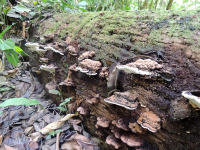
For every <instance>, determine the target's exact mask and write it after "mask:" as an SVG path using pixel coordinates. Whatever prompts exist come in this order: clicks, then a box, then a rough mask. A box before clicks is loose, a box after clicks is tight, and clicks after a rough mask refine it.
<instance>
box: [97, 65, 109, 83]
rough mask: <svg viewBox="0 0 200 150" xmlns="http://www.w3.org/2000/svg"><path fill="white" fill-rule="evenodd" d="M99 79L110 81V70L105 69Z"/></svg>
mask: <svg viewBox="0 0 200 150" xmlns="http://www.w3.org/2000/svg"><path fill="white" fill-rule="evenodd" d="M99 77H100V78H106V80H108V77H109V70H108V67H103V68H102V69H101V71H100V73H99Z"/></svg>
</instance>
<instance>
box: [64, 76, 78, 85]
mask: <svg viewBox="0 0 200 150" xmlns="http://www.w3.org/2000/svg"><path fill="white" fill-rule="evenodd" d="M64 85H66V86H76V84H75V83H74V82H73V80H72V78H69V79H66V80H64Z"/></svg>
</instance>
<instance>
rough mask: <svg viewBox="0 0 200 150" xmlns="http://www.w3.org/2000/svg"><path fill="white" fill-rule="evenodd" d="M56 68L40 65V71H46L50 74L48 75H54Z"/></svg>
mask: <svg viewBox="0 0 200 150" xmlns="http://www.w3.org/2000/svg"><path fill="white" fill-rule="evenodd" d="M56 68H58V67H55V66H54V65H48V66H47V65H41V66H40V69H41V70H45V71H48V72H50V74H53V73H55V70H56Z"/></svg>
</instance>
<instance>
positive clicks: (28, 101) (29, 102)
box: [0, 97, 40, 107]
mask: <svg viewBox="0 0 200 150" xmlns="http://www.w3.org/2000/svg"><path fill="white" fill-rule="evenodd" d="M36 104H40V102H39V101H38V100H36V99H27V98H23V97H21V98H11V99H8V100H6V101H4V102H3V103H1V104H0V107H7V106H11V105H15V106H18V105H25V106H30V105H36Z"/></svg>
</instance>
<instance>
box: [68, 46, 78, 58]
mask: <svg viewBox="0 0 200 150" xmlns="http://www.w3.org/2000/svg"><path fill="white" fill-rule="evenodd" d="M66 50H67V51H68V53H69V54H70V55H72V56H77V55H78V52H77V51H76V49H75V47H73V46H71V45H69V46H68V47H67V48H66Z"/></svg>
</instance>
